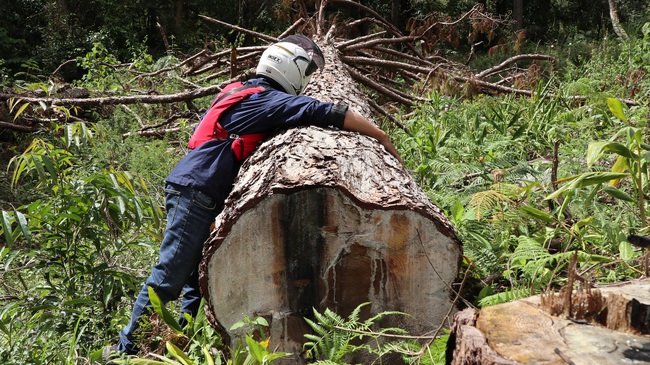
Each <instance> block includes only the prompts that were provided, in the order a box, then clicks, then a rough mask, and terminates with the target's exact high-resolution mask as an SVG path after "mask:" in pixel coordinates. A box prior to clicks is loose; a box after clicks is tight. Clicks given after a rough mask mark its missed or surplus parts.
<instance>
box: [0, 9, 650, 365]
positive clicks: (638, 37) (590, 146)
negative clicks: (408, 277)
mask: <svg viewBox="0 0 650 365" xmlns="http://www.w3.org/2000/svg"><path fill="white" fill-rule="evenodd" d="M363 3H364V5H366V6H368V7H370V8H372V9H373V10H375V11H377V12H378V13H379V14H380V15H381V16H383V17H384V18H386V19H389V20H390V21H391V22H392V23H393V24H394V25H395V26H396V27H397V28H399V29H401V30H402V31H403V32H404V33H406V34H408V33H409V32H411V31H413V29H414V27H413V24H420V23H424V24H426V22H427V21H428V20H430V19H432V18H435V19H446V20H447V21H448V23H449V24H448V25H447V26H446V27H444V29H445V30H448V31H449V32H440V33H438V34H439V35H443V34H447V35H448V37H447V38H444V37H442V36H441V37H439V38H437V39H436V40H432V41H431V42H432V43H431V44H429V46H431V47H432V49H433V50H434V52H435V54H436V55H438V56H440V57H444V58H445V59H447V60H450V61H452V62H454V63H456V64H458V65H462V67H463V69H464V70H465V71H467V70H469V71H470V72H472V70H474V71H473V72H475V73H479V72H480V71H482V70H485V69H489V68H490V67H493V66H495V65H498V64H499V63H500V62H502V61H503V60H505V59H508V58H510V57H513V56H516V55H518V54H523V53H529V54H530V53H535V54H544V55H549V56H552V60H548V61H535V62H527V63H517V64H515V65H512V66H510V72H509V74H510V75H511V76H512V78H511V79H507V78H504V79H503V80H501V81H502V82H504V83H505V82H508V83H510V84H511V85H513V86H514V87H516V88H517V90H529V91H531V93H530V94H529V95H522V94H521V93H513V92H507V91H504V92H501V93H491V94H487V93H484V92H482V91H481V90H479V89H477V88H475V87H471V85H470V84H467V83H466V84H464V85H459V84H457V83H453V82H451V81H450V79H441V78H432V79H429V80H427V82H425V83H422V84H418V85H414V86H409V87H407V88H405V90H404V91H405V92H410V93H418V94H419V95H420V97H421V98H424V99H425V101H420V102H418V103H417V104H416V105H415V107H413V108H404V107H398V106H396V107H392V108H391V109H390V110H391V112H392V119H388V118H384V117H382V116H378V117H377V118H378V119H377V120H378V122H380V123H381V125H382V127H383V128H384V129H386V130H387V132H388V133H389V134H390V135H391V138H392V140H393V141H394V143H395V145H396V146H397V148H398V150H399V151H400V153H401V154H402V157H403V159H404V162H405V165H406V167H407V168H408V169H409V170H410V171H411V172H412V174H413V176H414V178H415V179H416V181H417V182H418V183H419V184H420V186H421V187H422V188H423V189H424V190H425V191H426V192H427V193H428V194H429V196H430V198H431V200H432V201H433V202H434V203H436V204H437V205H438V206H439V207H440V208H441V209H442V210H443V211H444V212H445V213H446V215H447V216H448V217H449V218H450V220H451V221H452V222H453V224H454V225H455V227H456V229H457V230H458V234H459V237H460V238H461V240H462V241H463V245H464V262H463V272H462V273H461V275H460V278H459V281H462V283H463V285H462V286H459V289H462V290H461V295H462V300H459V301H458V302H459V303H460V306H478V307H480V306H487V305H492V304H497V303H501V302H504V301H509V300H513V299H515V298H518V297H523V296H528V295H532V294H538V293H541V292H543V291H545V290H554V289H557V288H559V287H560V286H561V285H562V284H563V283H564V282H565V280H566V273H565V271H566V268H567V265H568V263H569V261H570V259H571V256H572V255H574V254H576V253H577V261H578V263H577V272H578V274H579V276H580V277H581V278H582V279H584V281H585V282H589V283H592V284H604V283H611V282H618V281H624V280H628V279H631V278H638V277H641V276H644V275H645V276H647V272H648V263H647V258H646V259H644V256H643V255H644V253H645V251H643V250H642V249H639V248H637V247H635V246H634V245H632V244H631V243H630V242H629V241H628V240H627V236H628V235H629V234H638V235H646V234H648V217H647V215H648V214H647V211H646V209H647V203H646V201H647V200H648V199H650V197H649V196H648V188H649V186H648V184H649V180H648V178H649V177H650V176H649V174H648V163H649V162H650V142H649V141H648V127H649V125H648V123H649V122H650V109H649V106H648V103H649V102H650V78H649V77H648V73H649V72H650V6H648V3H647V0H619V1H616V0H610V1H605V0H597V1H592V0H589V1H587V0H572V1H568V0H566V1H565V0H531V1H525V2H524V1H523V0H514V1H504V0H499V1H484V2H481V3H483V5H484V9H485V11H486V12H487V13H489V14H491V15H492V16H493V18H494V19H497V20H498V21H497V22H494V23H491V24H495V25H494V27H493V28H490V31H489V32H482V33H481V34H479V35H478V36H477V35H476V34H474V35H473V34H472V31H473V30H476V29H478V28H477V25H476V22H477V20H472V19H471V18H469V19H464V20H463V21H458V22H455V21H454V20H457V19H459V18H460V17H461V16H462V15H463V14H466V13H467V12H468V11H469V10H470V9H472V8H473V7H474V6H475V5H476V3H477V2H476V1H464V0H463V1H425V0H411V1H409V0H393V1H391V2H387V1H386V2H380V1H364V2H363ZM307 6H308V7H313V6H314V4H309V3H308V4H307ZM334 6H336V5H334ZM613 9H614V10H616V11H615V12H614V13H613V14H614V15H617V16H616V17H614V16H613V15H612V10H613ZM337 10H338V12H339V14H338V16H339V17H341V19H344V18H355V19H356V18H360V17H363V16H365V15H364V14H363V13H362V11H360V10H358V9H356V8H350V7H345V6H341V7H340V9H338V8H337ZM300 12H301V9H300V6H299V4H296V3H294V2H292V1H266V0H264V1H262V0H249V1H243V0H240V1H238V2H236V3H235V4H233V2H227V1H201V0H173V1H172V0H166V1H143V0H139V1H132V0H131V1H123V0H90V1H73V0H16V1H11V2H9V1H3V2H0V19H1V20H2V21H1V22H0V85H1V86H2V88H3V90H2V92H1V93H0V95H3V98H1V99H0V100H2V101H3V103H2V105H0V167H1V168H0V177H1V178H2V181H3V183H2V184H0V211H1V215H0V223H1V224H0V362H2V363H4V364H90V363H93V362H94V361H95V360H97V359H98V354H97V350H101V348H102V347H103V346H104V345H106V344H110V343H112V342H113V341H114V340H115V337H116V335H117V333H118V331H119V330H120V329H121V328H122V327H123V326H124V324H125V323H126V322H127V321H128V316H129V314H130V313H129V311H130V309H131V304H132V301H133V296H134V295H135V294H136V293H137V291H138V290H139V287H140V285H141V283H142V282H143V279H144V277H145V276H146V275H147V274H148V272H147V270H148V269H149V268H150V266H151V264H152V262H154V261H155V259H156V255H157V247H158V242H159V241H160V238H161V235H162V231H163V229H164V221H165V217H164V209H163V208H162V204H163V200H164V199H163V193H162V189H163V182H164V179H165V177H166V176H167V174H168V172H169V170H170V169H171V167H172V166H173V165H174V163H175V162H176V161H177V160H179V159H180V157H181V156H183V155H184V153H185V152H186V145H187V140H188V139H189V136H190V134H191V131H192V128H193V126H194V124H195V123H196V122H197V121H198V116H199V115H197V113H193V112H190V111H188V108H187V106H186V104H185V103H175V102H173V103H160V104H144V103H143V104H133V105H108V106H103V107H97V108H90V109H81V108H77V107H64V106H51V105H46V104H45V103H26V102H23V101H21V99H20V98H19V97H16V96H8V95H14V94H17V95H26V96H59V97H61V95H62V93H63V92H65V90H68V89H70V87H73V88H82V89H84V90H88V91H89V93H90V94H91V95H111V96H119V95H127V94H129V93H134V92H137V93H142V94H158V95H162V94H173V93H177V92H180V91H181V90H184V87H186V86H187V85H188V83H191V84H197V85H202V86H207V85H210V84H212V83H214V82H215V81H214V80H211V79H210V78H204V77H193V78H190V77H181V76H182V75H180V73H179V72H178V70H176V69H174V68H172V67H170V66H171V65H175V64H178V63H179V62H181V61H182V60H184V59H186V58H187V57H188V56H190V55H193V54H195V53H196V52H199V51H201V50H202V49H210V50H221V49H228V48H231V47H233V46H241V45H262V44H265V43H264V42H260V40H259V39H256V37H253V36H251V35H246V34H244V33H240V32H236V31H232V30H231V29H227V28H223V27H221V28H220V27H217V26H215V25H214V24H210V23H207V22H205V21H203V20H201V19H200V18H199V17H198V16H199V15H206V16H209V17H212V18H215V19H219V20H221V21H224V22H228V23H231V24H237V25H239V26H242V27H245V28H248V29H254V30H256V31H257V32H261V33H266V34H271V35H274V36H277V35H278V34H279V33H280V32H282V31H283V30H285V29H287V28H288V27H289V26H290V25H291V24H292V23H293V21H294V20H295V17H296V16H297V14H299V13H300ZM613 19H615V21H613ZM365 31H368V29H359V32H360V34H362V33H363V32H365ZM355 36H356V34H355ZM161 70H162V71H161ZM134 75H151V76H149V77H136V76H134ZM222 78H225V77H222ZM495 83H496V82H495ZM370 94H371V96H372V97H373V98H375V99H376V101H377V102H378V103H382V102H385V100H382V98H381V96H380V95H374V94H372V93H370ZM210 100H211V96H206V97H203V98H199V99H196V100H194V101H193V104H195V105H196V106H198V107H199V108H205V106H207V104H208V103H209V101H210ZM61 116H63V118H61ZM145 125H147V126H150V125H156V126H162V127H163V128H165V129H164V130H165V133H164V134H160V133H149V134H148V133H142V132H143V131H146V128H145ZM158 307H159V308H158V313H159V319H158V320H157V321H154V322H153V323H152V324H151V325H150V326H147V327H146V328H145V331H146V335H145V337H146V338H148V339H149V340H148V342H147V344H146V345H145V348H144V350H145V352H146V351H151V352H154V353H156V354H158V356H161V357H162V358H163V359H167V360H168V361H172V360H173V361H177V363H182V364H189V363H197V364H203V363H205V364H209V363H211V361H214V363H219V362H220V361H221V357H220V354H221V353H225V354H229V355H228V356H230V362H231V363H233V364H239V363H243V362H244V360H245V359H246V358H247V357H250V358H253V359H254V361H257V363H260V364H261V363H265V361H266V363H269V361H271V360H273V358H274V357H280V356H282V354H273V353H272V351H271V350H272V349H267V348H266V347H265V341H264V339H255V340H253V339H252V337H251V338H246V339H244V342H242V343H240V344H239V345H238V346H233V347H232V348H224V346H222V345H221V344H220V342H219V338H218V336H217V335H216V333H215V331H214V330H212V329H211V328H210V327H209V325H207V322H206V321H205V318H201V317H199V318H197V319H196V320H195V321H193V323H192V325H191V326H189V327H188V328H185V329H180V328H178V325H177V323H175V320H174V319H173V318H174V316H175V315H173V314H170V313H169V311H171V312H174V311H175V309H174V305H173V303H172V305H171V306H170V307H171V308H169V311H168V310H167V309H165V308H164V307H160V306H158ZM357 314H358V313H357ZM315 316H316V318H317V321H315V322H314V323H313V326H314V327H315V329H316V333H317V335H315V336H314V337H312V338H310V339H309V340H310V341H311V342H310V343H311V345H309V347H308V349H309V350H310V351H309V353H310V354H311V355H312V356H313V358H314V359H315V360H319V361H321V363H323V364H325V363H330V364H343V363H345V355H347V354H349V353H351V352H354V351H357V350H363V351H370V352H372V353H374V354H376V355H377V357H380V356H381V355H383V354H385V353H387V352H399V353H401V354H403V356H404V357H405V358H408V359H409V360H410V361H412V362H413V363H422V364H432V363H444V342H445V340H446V337H445V335H444V331H439V333H437V334H436V336H435V337H436V338H437V340H436V341H433V338H431V339H430V340H429V341H425V342H424V344H422V342H411V341H407V340H399V341H397V340H396V342H391V341H388V342H387V345H385V347H381V346H380V347H378V348H372V349H368V348H365V349H361V348H359V347H355V346H353V345H352V343H353V342H352V340H353V339H354V338H355V336H358V333H355V332H346V331H345V330H344V329H341V328H342V327H345V328H349V329H355V330H370V329H374V330H376V327H373V324H374V323H373V322H372V321H370V322H368V321H365V322H364V321H362V320H361V319H359V318H357V317H356V316H354V315H352V316H351V317H349V318H340V317H338V316H337V315H336V314H335V313H322V314H320V313H316V314H315ZM374 320H377V321H378V319H374ZM240 325H241V326H248V327H250V328H251V329H254V328H256V327H258V326H264V323H263V321H262V320H260V319H258V318H242V322H241V323H240ZM335 327H336V329H335ZM389 332H391V333H394V332H399V330H398V329H391V331H389ZM412 335H420V334H412ZM168 340H169V341H168ZM391 344H392V345H391ZM181 349H182V350H181ZM158 360H159V361H163V360H161V359H160V358H159V359H158ZM223 361H224V362H225V360H223Z"/></svg>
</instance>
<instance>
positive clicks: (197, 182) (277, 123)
mask: <svg viewBox="0 0 650 365" xmlns="http://www.w3.org/2000/svg"><path fill="white" fill-rule="evenodd" d="M247 83H249V84H252V85H264V86H267V87H268V89H267V90H264V91H261V92H259V93H257V94H253V95H252V96H250V97H248V98H246V99H244V100H242V101H241V102H240V103H238V104H236V105H234V106H232V107H231V108H230V109H227V110H226V111H224V112H223V113H222V114H221V116H220V117H219V123H220V124H221V125H222V126H223V128H224V129H225V130H226V131H228V133H231V134H238V135H243V134H248V133H272V132H273V131H275V130H278V129H286V128H291V127H297V126H303V125H315V126H319V127H336V128H342V127H343V119H344V116H345V114H344V113H345V108H338V107H335V108H333V106H334V104H332V103H325V102H321V101H318V100H316V99H313V98H310V97H307V96H293V95H290V94H287V93H285V92H283V91H279V90H277V89H274V88H273V86H272V85H271V84H269V83H268V82H267V81H266V80H265V79H261V78H259V79H252V80H249V81H248V82H247ZM231 143H232V140H231V139H222V140H211V141H208V142H205V143H203V144H202V145H200V146H199V147H198V148H196V149H194V150H190V152H189V153H188V154H187V155H186V156H185V157H184V158H183V159H182V160H181V161H179V162H178V164H177V165H176V166H175V167H174V169H173V170H172V171H171V173H170V174H169V176H167V182H169V183H172V184H177V185H181V186H187V187H190V188H193V189H196V190H199V191H201V192H203V193H205V194H207V195H209V196H211V197H212V198H214V199H215V200H216V201H217V202H218V203H222V202H223V201H224V200H225V199H226V198H227V197H228V194H230V191H231V190H232V186H233V182H234V180H235V176H236V175H237V172H238V170H239V166H240V163H239V162H237V161H236V158H235V156H234V154H233V152H232V150H231V148H230V144H231Z"/></svg>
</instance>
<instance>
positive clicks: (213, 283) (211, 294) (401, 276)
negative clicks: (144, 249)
mask: <svg viewBox="0 0 650 365" xmlns="http://www.w3.org/2000/svg"><path fill="white" fill-rule="evenodd" d="M215 239H216V240H218V241H220V242H219V243H218V245H219V247H218V250H216V251H214V254H212V255H210V257H209V259H208V260H206V261H204V264H203V265H202V270H205V272H204V274H203V275H202V286H203V288H204V291H205V290H206V289H207V294H208V295H207V297H208V301H209V303H210V308H211V310H212V312H213V315H214V318H215V319H216V320H217V321H218V322H219V323H220V324H221V325H223V326H224V327H225V328H229V327H230V326H231V325H232V324H234V323H235V322H237V321H239V320H241V319H242V317H243V316H244V315H254V316H257V315H261V316H265V317H266V318H267V319H268V320H269V321H270V322H271V331H272V333H271V335H272V338H273V341H275V342H276V344H279V345H281V347H282V348H283V350H284V351H293V352H295V351H297V352H300V351H301V344H302V343H303V342H304V334H305V333H308V332H309V328H307V326H306V323H305V322H304V320H303V317H309V316H311V315H312V311H313V310H314V309H316V310H318V311H321V312H322V311H323V310H324V309H325V308H329V309H331V310H333V311H334V312H336V313H337V314H339V315H341V316H343V317H346V316H347V315H349V314H350V313H351V312H352V311H353V310H354V309H355V308H356V307H357V306H359V305H361V304H363V303H371V305H369V306H366V307H364V310H365V313H363V312H362V314H366V318H367V317H368V316H369V315H370V314H377V313H380V312H384V311H389V310H390V311H401V312H404V313H407V314H409V315H411V316H395V317H394V318H393V319H391V320H390V321H389V322H391V323H387V325H390V326H397V327H400V328H404V329H407V330H409V331H410V332H412V333H423V332H427V331H430V330H432V329H434V328H436V327H437V326H438V325H439V324H440V323H441V322H442V321H443V320H444V318H445V316H446V315H447V312H448V311H449V309H450V303H451V299H450V297H451V296H452V294H453V293H451V290H450V285H451V284H452V283H453V280H454V279H455V277H456V275H457V270H458V265H457V263H458V259H459V255H460V249H459V246H458V242H457V241H455V240H453V239H452V238H450V237H448V236H446V235H444V234H441V233H440V232H439V231H438V229H437V227H436V225H435V224H434V223H433V222H432V221H431V220H429V219H427V218H425V217H423V216H422V215H421V214H419V213H416V212H413V211H408V210H376V209H370V210H368V209H364V208H361V207H359V206H358V205H357V204H355V202H354V201H353V200H351V199H350V198H349V197H348V196H347V195H346V194H344V193H342V192H341V191H340V190H339V189H336V188H311V189H301V190H298V191H296V192H294V193H290V194H273V195H270V196H268V197H267V198H266V199H264V200H262V201H261V202H259V203H258V204H257V205H256V206H255V208H254V209H250V210H248V211H246V212H245V213H244V214H242V215H241V216H240V217H239V218H238V219H237V222H236V223H235V224H234V225H233V226H232V227H231V228H230V231H229V233H228V235H227V237H225V238H224V239H223V240H219V238H216V237H215ZM395 322H399V323H395ZM273 333H275V336H274V335H273Z"/></svg>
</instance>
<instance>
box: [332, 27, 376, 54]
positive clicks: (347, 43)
mask: <svg viewBox="0 0 650 365" xmlns="http://www.w3.org/2000/svg"><path fill="white" fill-rule="evenodd" d="M384 35H386V31H385V30H382V31H381V32H377V33H372V34H368V35H366V36H363V37H358V38H354V39H350V40H348V41H345V42H341V43H338V44H336V48H337V49H339V50H343V49H345V48H346V47H350V46H353V45H356V44H359V43H362V42H365V41H367V40H370V39H374V38H377V37H383V36H384Z"/></svg>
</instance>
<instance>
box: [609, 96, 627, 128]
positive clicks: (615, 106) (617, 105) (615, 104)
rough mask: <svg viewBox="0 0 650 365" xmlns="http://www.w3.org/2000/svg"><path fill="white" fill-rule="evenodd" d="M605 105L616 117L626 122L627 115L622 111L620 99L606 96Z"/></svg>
mask: <svg viewBox="0 0 650 365" xmlns="http://www.w3.org/2000/svg"><path fill="white" fill-rule="evenodd" d="M607 107H608V108H609V110H610V111H611V112H612V114H614V116H615V117H616V118H618V119H620V120H622V121H624V122H627V117H626V116H625V113H623V104H622V103H621V102H620V101H618V100H617V99H614V98H607Z"/></svg>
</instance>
